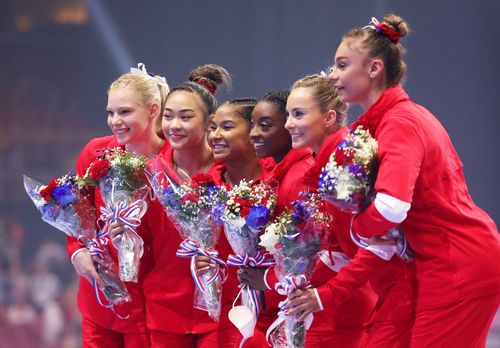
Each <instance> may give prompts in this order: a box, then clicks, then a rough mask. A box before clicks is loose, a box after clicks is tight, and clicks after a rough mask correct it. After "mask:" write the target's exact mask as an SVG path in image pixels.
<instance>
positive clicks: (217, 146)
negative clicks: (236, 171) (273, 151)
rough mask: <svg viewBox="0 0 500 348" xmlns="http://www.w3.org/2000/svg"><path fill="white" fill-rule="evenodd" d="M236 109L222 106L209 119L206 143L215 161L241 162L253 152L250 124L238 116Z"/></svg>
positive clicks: (233, 106) (226, 105) (231, 106)
mask: <svg viewBox="0 0 500 348" xmlns="http://www.w3.org/2000/svg"><path fill="white" fill-rule="evenodd" d="M236 108H237V106H235V105H231V104H224V105H222V106H220V107H219V108H218V109H217V111H216V112H215V115H214V116H213V117H212V119H211V122H210V128H209V131H210V132H209V135H208V143H209V145H210V147H211V148H212V151H213V154H214V158H215V160H225V161H230V160H231V159H238V160H241V159H242V158H247V157H248V154H249V153H252V152H253V151H254V150H253V145H252V142H251V141H250V134H249V133H250V124H249V122H248V121H247V120H245V119H244V118H243V116H241V115H239V114H238V112H237V109H236Z"/></svg>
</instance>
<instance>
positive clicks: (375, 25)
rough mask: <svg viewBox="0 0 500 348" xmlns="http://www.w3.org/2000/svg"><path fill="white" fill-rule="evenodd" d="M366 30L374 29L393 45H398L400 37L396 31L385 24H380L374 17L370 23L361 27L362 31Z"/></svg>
mask: <svg viewBox="0 0 500 348" xmlns="http://www.w3.org/2000/svg"><path fill="white" fill-rule="evenodd" d="M366 28H371V29H374V30H375V31H376V32H377V33H381V34H382V35H384V36H386V37H388V38H389V39H390V40H391V41H392V42H394V43H398V42H399V40H400V39H401V35H400V34H399V32H398V31H397V30H395V29H393V28H391V27H390V26H388V25H387V24H385V23H380V22H379V21H378V19H377V18H375V17H372V20H371V21H370V23H369V24H368V25H366V26H364V27H363V29H366Z"/></svg>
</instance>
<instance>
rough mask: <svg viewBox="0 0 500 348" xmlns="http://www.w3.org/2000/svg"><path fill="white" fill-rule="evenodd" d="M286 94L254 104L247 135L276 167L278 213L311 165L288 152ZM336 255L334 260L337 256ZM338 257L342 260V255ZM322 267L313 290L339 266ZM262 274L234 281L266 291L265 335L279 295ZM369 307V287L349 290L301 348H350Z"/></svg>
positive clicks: (308, 156)
mask: <svg viewBox="0 0 500 348" xmlns="http://www.w3.org/2000/svg"><path fill="white" fill-rule="evenodd" d="M289 93H290V92H289V91H272V92H270V93H268V94H266V95H265V96H264V97H263V98H262V99H261V100H260V101H259V103H258V104H257V106H256V107H255V109H254V111H253V113H252V118H253V126H252V131H251V133H250V135H251V137H252V141H253V143H254V147H255V151H256V154H257V156H258V157H267V156H272V157H273V158H274V160H275V161H276V163H277V164H276V167H275V168H274V169H273V171H272V172H271V177H272V178H273V179H275V180H277V181H278V183H279V186H278V199H277V207H276V210H277V212H278V213H280V212H282V211H284V210H285V208H286V207H289V206H290V203H291V202H292V201H294V200H296V199H298V198H299V193H300V192H307V191H309V190H310V187H309V186H308V183H307V182H306V180H305V173H307V172H308V171H309V170H310V169H311V167H312V166H313V165H314V163H315V160H314V158H313V156H312V150H311V149H310V148H299V149H294V148H292V139H291V136H290V133H289V132H288V130H287V129H286V128H285V123H286V121H287V113H286V104H287V99H288V96H289ZM337 255H338V256H340V255H341V253H337ZM344 258H345V259H347V257H345V256H344ZM327 264H328V265H327ZM327 264H325V263H324V262H323V260H322V261H319V262H318V264H317V266H316V269H315V270H314V272H313V276H312V283H313V285H314V286H317V285H321V284H323V283H324V282H325V281H326V280H328V279H329V278H331V277H333V276H335V275H336V270H338V268H337V267H338V266H339V265H336V266H333V265H331V262H330V261H329V260H328V262H327ZM329 265H330V266H332V267H330V266H329ZM332 268H333V269H332ZM335 269H336V270H335ZM262 273H263V271H262V270H260V269H258V268H257V269H243V270H242V271H240V272H239V278H240V280H241V281H242V282H243V283H246V284H249V285H251V286H252V287H253V288H255V289H258V290H269V291H265V295H266V310H264V311H261V313H260V315H259V321H258V327H259V329H261V330H263V331H264V332H266V331H267V329H268V327H269V326H270V325H271V323H272V322H273V321H274V320H275V319H276V317H277V312H278V303H279V301H280V300H283V296H281V295H278V293H277V292H276V291H274V284H275V283H276V282H278V279H277V277H276V275H275V274H274V271H273V268H269V269H267V270H266V271H265V273H264V274H262ZM373 303H374V294H373V292H372V291H371V290H370V288H369V286H364V287H363V286H360V288H359V289H357V290H354V291H353V296H352V298H351V300H350V301H347V302H346V303H345V304H344V305H342V307H341V308H340V310H339V311H338V312H337V313H333V312H332V311H322V312H321V313H318V314H316V315H315V319H314V321H313V325H312V326H311V328H310V329H309V330H308V332H307V337H306V346H307V347H315V346H317V345H319V344H326V343H327V344H331V345H336V346H342V347H354V346H356V345H357V343H358V342H359V341H360V339H361V337H362V333H363V329H364V324H365V322H366V321H367V320H368V318H369V316H370V314H371V311H372V308H373ZM337 323H338V325H337Z"/></svg>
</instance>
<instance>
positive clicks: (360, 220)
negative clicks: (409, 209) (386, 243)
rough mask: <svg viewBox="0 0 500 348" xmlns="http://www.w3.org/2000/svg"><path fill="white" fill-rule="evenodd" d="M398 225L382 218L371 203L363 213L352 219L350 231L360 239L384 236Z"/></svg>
mask: <svg viewBox="0 0 500 348" xmlns="http://www.w3.org/2000/svg"><path fill="white" fill-rule="evenodd" d="M397 225H399V223H395V222H391V221H389V220H387V219H386V218H384V216H383V215H382V214H380V212H379V211H378V210H377V208H375V205H374V204H373V203H372V204H370V206H369V207H368V208H367V209H366V210H365V211H363V212H362V213H359V214H357V215H355V216H354V217H353V219H352V226H351V229H352V231H353V232H354V233H356V234H357V235H359V236H361V237H366V238H369V237H374V236H385V235H386V234H387V232H388V231H389V230H390V229H391V228H394V227H396V226H397Z"/></svg>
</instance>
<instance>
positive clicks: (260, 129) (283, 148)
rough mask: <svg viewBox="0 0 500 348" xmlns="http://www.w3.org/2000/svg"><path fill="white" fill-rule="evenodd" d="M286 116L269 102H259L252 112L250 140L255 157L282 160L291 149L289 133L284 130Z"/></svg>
mask: <svg viewBox="0 0 500 348" xmlns="http://www.w3.org/2000/svg"><path fill="white" fill-rule="evenodd" d="M285 122H286V115H283V114H281V112H280V110H279V108H278V106H277V105H276V104H275V103H273V102H270V101H260V102H259V103H257V105H256V106H255V108H254V109H253V112H252V124H253V125H252V130H251V131H250V138H251V139H252V142H253V146H254V149H255V153H256V155H257V157H275V158H283V157H284V155H285V154H286V153H287V152H288V151H289V150H290V148H291V144H292V141H291V138H290V133H288V131H287V129H286V128H285Z"/></svg>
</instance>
